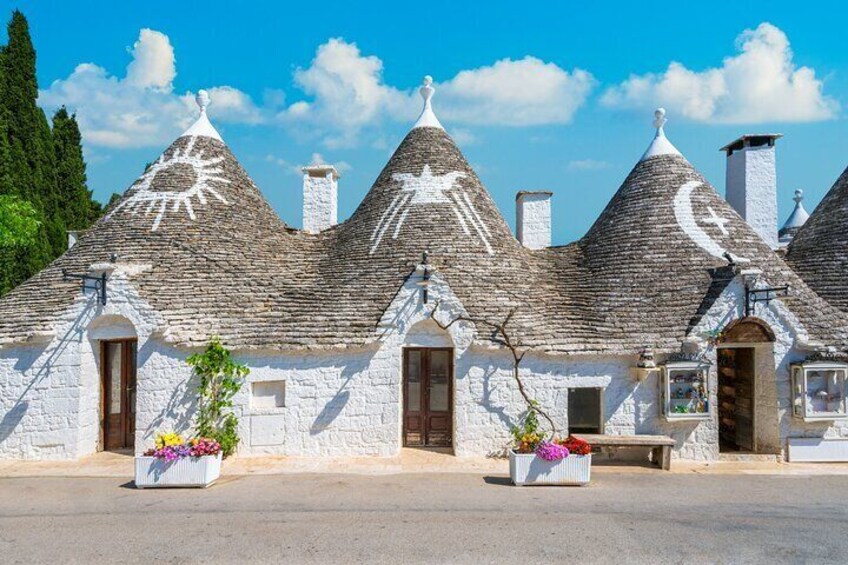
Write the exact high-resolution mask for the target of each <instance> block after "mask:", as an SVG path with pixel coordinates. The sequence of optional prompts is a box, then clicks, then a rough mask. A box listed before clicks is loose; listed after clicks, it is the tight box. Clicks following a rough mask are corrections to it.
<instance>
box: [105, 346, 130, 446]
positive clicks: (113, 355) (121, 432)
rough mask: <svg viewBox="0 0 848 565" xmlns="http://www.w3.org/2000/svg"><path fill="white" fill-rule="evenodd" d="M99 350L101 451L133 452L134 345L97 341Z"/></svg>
mask: <svg viewBox="0 0 848 565" xmlns="http://www.w3.org/2000/svg"><path fill="white" fill-rule="evenodd" d="M100 348H101V350H100V355H101V357H100V367H101V383H102V385H101V391H102V394H101V398H102V406H101V414H102V420H101V428H102V434H103V449H105V450H107V451H113V450H122V449H133V448H134V447H135V404H136V391H135V386H136V364H137V351H136V350H137V341H136V340H135V339H124V340H116V341H101V342H100Z"/></svg>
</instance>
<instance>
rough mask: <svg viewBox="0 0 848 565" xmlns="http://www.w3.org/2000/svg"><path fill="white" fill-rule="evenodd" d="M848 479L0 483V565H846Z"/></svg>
mask: <svg viewBox="0 0 848 565" xmlns="http://www.w3.org/2000/svg"><path fill="white" fill-rule="evenodd" d="M846 505H848V476H816V477H811V476H776V475H701V474H694V473H693V474H691V475H677V474H669V473H649V474H633V473H627V472H621V473H615V474H598V476H596V477H595V478H593V483H592V484H591V485H590V486H587V487H523V488H518V487H513V486H510V485H509V483H508V480H507V479H506V477H505V476H482V475H470V474H426V475H415V474H403V475H388V476H354V475H318V476H307V475H266V476H244V477H234V478H226V479H223V480H222V481H221V482H220V483H218V484H217V485H215V486H213V487H211V488H210V489H208V490H144V491H139V490H136V489H134V488H132V485H131V483H125V482H124V481H122V480H120V479H104V478H7V479H0V562H2V563H30V562H50V563H80V562H85V563H97V562H103V563H107V562H108V563H115V562H145V563H150V562H152V561H163V562H168V563H194V562H241V563H253V562H274V563H365V562H367V563H440V564H445V563H542V562H544V563H556V562H559V563H562V562H570V561H579V562H582V563H587V562H588V563H685V564H687V565H688V564H692V563H760V562H772V563H775V562H787V563H822V562H832V563H845V562H846V560H848V511H846Z"/></svg>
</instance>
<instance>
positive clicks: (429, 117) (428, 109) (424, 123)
mask: <svg viewBox="0 0 848 565" xmlns="http://www.w3.org/2000/svg"><path fill="white" fill-rule="evenodd" d="M435 92H436V89H435V88H433V77H431V76H430V75H427V76H425V77H424V80H423V81H422V84H421V88H419V89H418V93H419V94H420V95H421V98H423V99H424V109H423V110H422V111H421V116H419V118H418V121H417V122H415V125H414V126H412V129H415V128H424V127H431V128H439V129H445V128H443V127H442V124H441V123H439V120H438V118H436V114H434V113H433V106H432V104H431V102H430V99H431V98H433V94H435Z"/></svg>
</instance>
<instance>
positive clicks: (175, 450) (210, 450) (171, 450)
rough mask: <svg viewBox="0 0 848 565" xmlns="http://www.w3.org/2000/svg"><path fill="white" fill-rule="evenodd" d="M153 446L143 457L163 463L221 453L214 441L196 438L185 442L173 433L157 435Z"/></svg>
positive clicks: (219, 447)
mask: <svg viewBox="0 0 848 565" xmlns="http://www.w3.org/2000/svg"><path fill="white" fill-rule="evenodd" d="M154 444H155V445H156V447H155V448H153V449H148V450H147V451H146V452H145V453H144V455H145V456H146V457H156V458H157V459H164V460H165V461H176V460H177V459H182V458H183V457H203V456H204V455H218V453H219V452H220V451H221V445H220V444H219V443H218V442H217V441H215V440H214V439H209V438H204V437H198V438H193V439H191V440H189V441H185V440H184V439H183V438H182V436H181V435H179V434H177V433H174V432H167V433H160V434H157V436H156V440H155V441H154Z"/></svg>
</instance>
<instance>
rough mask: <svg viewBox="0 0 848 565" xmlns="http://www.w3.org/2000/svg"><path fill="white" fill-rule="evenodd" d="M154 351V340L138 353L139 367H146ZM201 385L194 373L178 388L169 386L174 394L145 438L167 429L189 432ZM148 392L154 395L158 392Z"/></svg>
mask: <svg viewBox="0 0 848 565" xmlns="http://www.w3.org/2000/svg"><path fill="white" fill-rule="evenodd" d="M154 350H155V345H154V344H153V340H147V342H146V343H145V344H144V346H143V347H142V348H141V349H139V351H138V366H139V367H144V366H145V364H146V363H147V361H148V360H149V359H150V357H151V355H152V354H153V351H154ZM199 385H200V383H199V381H198V379H197V378H196V377H195V376H194V374H193V373H192V376H191V377H190V378H188V379H185V380H183V381H181V382H179V383H177V385H176V386H169V387H168V388H169V389H171V390H172V391H173V392H172V393H171V396H170V397H169V398H168V401H167V402H166V403H165V405H164V406H163V407H162V409H161V410H160V411H159V413H158V414H157V415H156V417H154V418H153V420H151V421H150V424H149V425H148V426H147V429H145V430H144V437H145V438H149V437H152V434H154V433H156V432H157V431H160V430H164V429H166V428H167V429H168V430H173V431H175V432H178V433H183V432H185V431H187V430H189V429H190V428H191V425H192V420H193V419H194V412H195V410H196V409H197V387H198V386H199ZM147 392H148V394H154V393H155V392H156V391H147Z"/></svg>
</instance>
